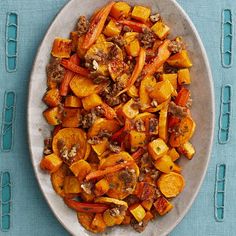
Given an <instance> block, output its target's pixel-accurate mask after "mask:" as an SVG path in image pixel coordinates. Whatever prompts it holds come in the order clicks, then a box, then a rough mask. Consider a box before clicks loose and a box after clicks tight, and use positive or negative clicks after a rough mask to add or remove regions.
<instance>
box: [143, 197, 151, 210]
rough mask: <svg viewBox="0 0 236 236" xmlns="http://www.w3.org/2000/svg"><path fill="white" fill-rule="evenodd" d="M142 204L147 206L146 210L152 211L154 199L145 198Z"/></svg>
mask: <svg viewBox="0 0 236 236" xmlns="http://www.w3.org/2000/svg"><path fill="white" fill-rule="evenodd" d="M141 205H142V206H143V207H144V208H145V210H147V211H150V210H151V208H152V205H153V199H147V200H144V201H142V203H141Z"/></svg>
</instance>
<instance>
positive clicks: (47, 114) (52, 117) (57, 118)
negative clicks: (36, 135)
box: [43, 107, 62, 125]
mask: <svg viewBox="0 0 236 236" xmlns="http://www.w3.org/2000/svg"><path fill="white" fill-rule="evenodd" d="M43 116H44V118H45V119H46V120H47V122H48V124H50V125H59V124H61V119H62V113H61V112H60V109H59V107H52V108H48V109H47V110H46V111H44V112H43Z"/></svg>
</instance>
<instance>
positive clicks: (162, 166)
mask: <svg viewBox="0 0 236 236" xmlns="http://www.w3.org/2000/svg"><path fill="white" fill-rule="evenodd" d="M154 166H155V167H156V168H157V169H158V170H159V171H161V172H163V173H170V172H171V171H176V172H180V171H181V168H180V167H179V166H178V165H176V164H175V163H174V162H173V161H172V159H171V157H170V156H169V155H164V156H162V157H160V158H158V159H157V160H156V161H155V163H154Z"/></svg>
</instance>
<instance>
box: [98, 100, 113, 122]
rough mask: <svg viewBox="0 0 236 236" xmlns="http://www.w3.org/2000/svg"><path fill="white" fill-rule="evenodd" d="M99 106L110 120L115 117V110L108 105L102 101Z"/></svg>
mask: <svg viewBox="0 0 236 236" xmlns="http://www.w3.org/2000/svg"><path fill="white" fill-rule="evenodd" d="M101 107H102V108H103V110H104V111H105V113H104V116H105V117H106V118H107V119H108V120H112V119H114V118H115V117H116V112H115V111H114V109H113V108H111V107H110V106H108V105H107V104H106V103H105V102H102V104H101Z"/></svg>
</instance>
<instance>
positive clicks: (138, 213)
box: [129, 204, 146, 222]
mask: <svg viewBox="0 0 236 236" xmlns="http://www.w3.org/2000/svg"><path fill="white" fill-rule="evenodd" d="M129 211H130V212H131V213H132V215H133V216H134V218H135V219H136V220H137V221H138V222H141V221H142V220H143V218H144V217H145V214H146V212H145V210H144V209H143V207H142V205H140V204H135V205H132V206H130V207H129Z"/></svg>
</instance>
